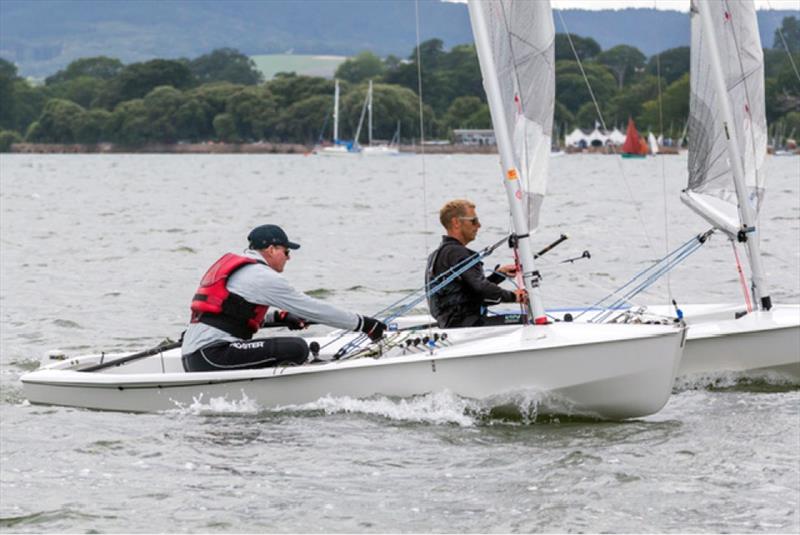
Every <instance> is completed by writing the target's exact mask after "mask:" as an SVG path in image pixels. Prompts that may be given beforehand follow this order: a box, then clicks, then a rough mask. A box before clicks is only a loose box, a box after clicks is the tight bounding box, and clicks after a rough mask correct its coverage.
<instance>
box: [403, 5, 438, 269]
mask: <svg viewBox="0 0 800 535" xmlns="http://www.w3.org/2000/svg"><path fill="white" fill-rule="evenodd" d="M414 19H415V23H416V35H417V95H418V98H419V146H420V159H421V162H422V228H423V233H422V235H423V236H424V238H423V239H424V241H425V259H426V260H427V258H428V256H429V255H430V254H431V253H430V247H429V244H428V180H427V176H428V175H427V173H426V168H425V114H424V107H423V104H422V52H421V51H420V36H419V33H420V32H419V0H415V1H414ZM399 141H400V140H398V143H399Z"/></svg>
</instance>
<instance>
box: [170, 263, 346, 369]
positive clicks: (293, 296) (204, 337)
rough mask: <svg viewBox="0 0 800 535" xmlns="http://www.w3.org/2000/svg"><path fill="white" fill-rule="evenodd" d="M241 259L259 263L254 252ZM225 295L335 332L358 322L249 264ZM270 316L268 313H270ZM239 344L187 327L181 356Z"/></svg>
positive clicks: (204, 329) (220, 333)
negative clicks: (284, 312) (210, 347)
mask: <svg viewBox="0 0 800 535" xmlns="http://www.w3.org/2000/svg"><path fill="white" fill-rule="evenodd" d="M244 256H248V257H250V258H255V259H257V260H263V258H262V257H261V255H260V254H259V253H258V252H257V251H253V250H250V249H248V250H247V251H246V252H245V253H244ZM227 288H228V291H230V292H231V293H235V294H237V295H240V296H241V297H243V298H245V299H246V300H247V301H249V302H251V303H255V304H258V305H268V306H269V307H270V308H271V309H272V307H275V308H278V309H281V310H286V311H287V312H291V313H292V314H294V315H296V316H299V317H301V318H303V319H305V320H308V321H313V322H315V323H322V324H325V325H330V326H332V327H337V328H339V329H351V330H355V329H357V328H358V324H359V318H358V314H356V313H355V312H350V311H347V310H344V309H341V308H338V307H335V306H333V305H331V304H330V303H326V302H325V301H321V300H319V299H315V298H313V297H310V296H308V295H306V294H304V293H302V292H300V291H298V290H296V289H295V288H294V287H292V286H291V285H290V284H289V282H288V281H287V280H286V278H285V277H284V276H283V275H281V274H280V273H278V272H277V271H275V270H274V269H272V268H271V267H269V266H267V265H264V264H250V265H247V266H244V267H242V268H239V269H238V270H236V272H234V274H233V275H231V276H230V278H229V280H228V284H227ZM271 312H272V310H271ZM239 340H241V338H237V337H235V336H232V335H231V334H229V333H227V332H225V331H222V330H220V329H217V328H216V327H212V326H210V325H206V324H204V323H191V324H189V327H188V328H187V329H186V333H185V334H184V335H183V346H182V350H181V352H182V354H184V355H187V354H189V353H193V352H195V351H197V350H198V349H202V348H203V347H206V346H208V345H211V344H214V343H219V342H236V341H239Z"/></svg>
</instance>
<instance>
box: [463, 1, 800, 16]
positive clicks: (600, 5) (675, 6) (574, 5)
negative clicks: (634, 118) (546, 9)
mask: <svg viewBox="0 0 800 535" xmlns="http://www.w3.org/2000/svg"><path fill="white" fill-rule="evenodd" d="M450 1H456V2H460V1H466V0H450ZM755 2H756V9H786V10H797V11H799V12H800V0H755ZM551 3H552V5H553V7H554V8H555V9H623V8H626V7H650V8H652V7H654V8H656V9H667V10H672V11H689V0H551ZM798 14H799V15H800V13H798Z"/></svg>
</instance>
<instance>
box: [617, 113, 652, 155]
mask: <svg viewBox="0 0 800 535" xmlns="http://www.w3.org/2000/svg"><path fill="white" fill-rule="evenodd" d="M648 152H649V150H648V148H647V141H645V140H644V138H643V137H641V136H640V135H639V132H637V131H636V125H635V124H634V123H633V119H631V118H628V131H627V132H625V143H624V144H623V145H622V157H623V158H644V157H645V156H647V153H648Z"/></svg>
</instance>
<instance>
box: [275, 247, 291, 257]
mask: <svg viewBox="0 0 800 535" xmlns="http://www.w3.org/2000/svg"><path fill="white" fill-rule="evenodd" d="M273 247H275V248H277V249H280V250H281V251H283V255H284V256H285V257H286V258H289V248H288V247H284V246H283V245H273Z"/></svg>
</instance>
